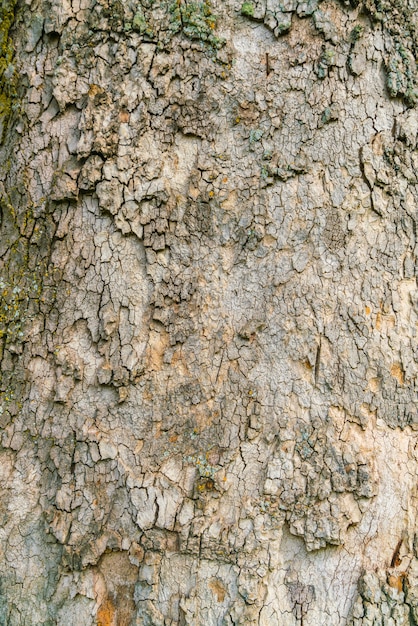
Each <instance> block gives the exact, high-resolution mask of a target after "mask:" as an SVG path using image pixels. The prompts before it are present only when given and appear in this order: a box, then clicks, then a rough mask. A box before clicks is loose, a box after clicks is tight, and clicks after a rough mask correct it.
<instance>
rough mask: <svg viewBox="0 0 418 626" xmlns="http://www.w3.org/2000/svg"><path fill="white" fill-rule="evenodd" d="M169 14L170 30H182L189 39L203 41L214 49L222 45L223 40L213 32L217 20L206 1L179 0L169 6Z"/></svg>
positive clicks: (175, 31)
mask: <svg viewBox="0 0 418 626" xmlns="http://www.w3.org/2000/svg"><path fill="white" fill-rule="evenodd" d="M170 14H171V19H170V29H171V31H172V32H174V33H178V32H182V33H183V34H184V35H186V37H188V38H189V39H194V40H199V41H203V42H205V43H207V44H209V45H210V46H211V47H212V48H214V49H216V50H219V48H221V47H222V46H223V45H224V43H225V41H224V40H223V39H221V38H219V37H217V36H216V35H215V34H214V30H215V28H216V22H217V20H216V17H215V16H214V15H213V13H212V8H211V6H210V4H209V3H208V2H206V1H204V2H187V3H186V2H182V1H181V0H179V1H176V2H174V3H173V4H172V5H171V6H170Z"/></svg>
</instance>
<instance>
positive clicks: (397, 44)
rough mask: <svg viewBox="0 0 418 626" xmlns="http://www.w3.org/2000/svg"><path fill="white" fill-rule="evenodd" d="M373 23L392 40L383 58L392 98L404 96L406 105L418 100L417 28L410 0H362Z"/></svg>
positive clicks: (413, 104)
mask: <svg viewBox="0 0 418 626" xmlns="http://www.w3.org/2000/svg"><path fill="white" fill-rule="evenodd" d="M365 8H366V10H367V12H368V13H369V15H370V17H371V19H372V20H373V21H374V22H379V23H380V24H381V27H382V29H383V30H384V31H385V32H386V33H387V34H388V35H389V36H390V38H391V40H392V45H393V48H392V51H391V52H390V53H389V55H388V57H387V58H386V62H385V68H386V85H387V88H388V92H389V94H390V95H391V96H392V97H395V98H403V99H404V101H405V103H406V104H407V105H408V106H415V105H416V104H417V103H418V72H417V64H418V27H417V21H416V13H415V11H414V9H413V7H412V6H411V2H410V0H365Z"/></svg>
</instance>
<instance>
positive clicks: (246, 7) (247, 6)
mask: <svg viewBox="0 0 418 626" xmlns="http://www.w3.org/2000/svg"><path fill="white" fill-rule="evenodd" d="M241 15H244V16H245V17H254V5H253V3H252V2H244V4H243V5H242V7H241Z"/></svg>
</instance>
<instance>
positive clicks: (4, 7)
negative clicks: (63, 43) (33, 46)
mask: <svg viewBox="0 0 418 626" xmlns="http://www.w3.org/2000/svg"><path fill="white" fill-rule="evenodd" d="M0 2H1V4H0V141H1V140H2V136H3V130H4V127H5V126H6V123H7V119H8V117H9V115H10V112H11V109H12V105H13V99H14V97H15V95H16V72H15V69H14V67H13V65H12V59H13V53H14V49H13V44H12V41H11V39H10V29H11V27H12V25H13V22H14V19H15V7H16V0H0Z"/></svg>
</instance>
